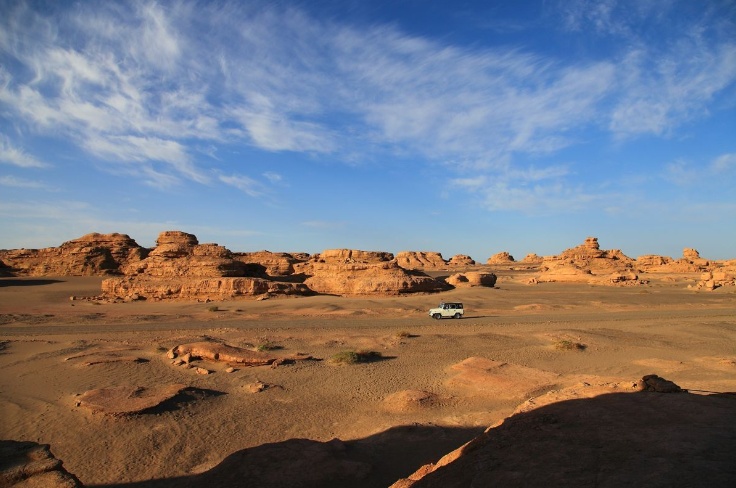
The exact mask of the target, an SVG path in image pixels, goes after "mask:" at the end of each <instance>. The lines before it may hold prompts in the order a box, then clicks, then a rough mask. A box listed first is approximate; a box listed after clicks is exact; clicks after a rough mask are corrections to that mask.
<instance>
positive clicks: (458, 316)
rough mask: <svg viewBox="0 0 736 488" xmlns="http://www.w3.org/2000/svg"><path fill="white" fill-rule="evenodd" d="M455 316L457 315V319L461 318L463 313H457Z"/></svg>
mask: <svg viewBox="0 0 736 488" xmlns="http://www.w3.org/2000/svg"><path fill="white" fill-rule="evenodd" d="M454 317H455V318H456V319H459V318H460V317H462V315H460V314H459V313H456V314H455V316H454Z"/></svg>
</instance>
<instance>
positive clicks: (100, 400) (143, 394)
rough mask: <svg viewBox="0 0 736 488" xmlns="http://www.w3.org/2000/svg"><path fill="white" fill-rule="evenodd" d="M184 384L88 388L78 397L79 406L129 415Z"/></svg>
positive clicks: (158, 403)
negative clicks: (149, 386)
mask: <svg viewBox="0 0 736 488" xmlns="http://www.w3.org/2000/svg"><path fill="white" fill-rule="evenodd" d="M186 387H187V386H186V385H165V386H156V387H152V388H144V387H142V386H111V387H109V388H100V389H96V390H89V391H87V392H85V393H83V394H82V395H81V396H80V397H79V406H81V407H84V408H89V409H90V410H93V411H95V412H100V413H104V414H106V415H114V416H115V415H130V414H134V413H140V412H143V411H145V410H148V409H150V408H153V407H156V406H158V405H160V404H161V403H163V402H165V401H166V400H169V399H171V398H173V397H174V396H176V395H177V394H179V393H180V392H181V391H182V390H184V389H185V388H186Z"/></svg>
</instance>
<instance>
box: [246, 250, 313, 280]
mask: <svg viewBox="0 0 736 488" xmlns="http://www.w3.org/2000/svg"><path fill="white" fill-rule="evenodd" d="M232 257H233V259H235V260H236V261H239V262H241V263H243V264H245V265H246V266H245V271H246V273H247V274H248V275H253V276H261V277H266V276H270V277H274V278H283V277H285V276H291V275H293V274H294V273H295V271H294V265H295V264H297V263H302V262H305V261H307V260H308V259H309V255H305V254H303V253H299V254H289V253H285V252H270V251H259V252H235V253H232Z"/></svg>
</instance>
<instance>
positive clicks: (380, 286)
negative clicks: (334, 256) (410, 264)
mask: <svg viewBox="0 0 736 488" xmlns="http://www.w3.org/2000/svg"><path fill="white" fill-rule="evenodd" d="M307 273H308V274H309V275H310V277H309V278H307V279H306V280H305V281H304V284H305V285H307V286H308V287H309V289H311V290H313V291H315V292H317V293H324V294H329V295H353V296H355V295H400V294H405V293H417V292H425V293H428V292H436V291H441V290H444V289H446V288H447V286H446V285H445V284H444V283H441V282H439V281H437V280H435V279H434V278H431V277H429V276H427V275H425V274H423V273H419V272H418V271H415V272H409V271H407V270H405V269H404V268H402V267H401V266H399V265H398V264H396V262H393V261H392V262H384V263H347V264H337V263H332V264H327V263H319V264H315V265H313V266H312V267H311V269H310V270H309V271H308V272H307Z"/></svg>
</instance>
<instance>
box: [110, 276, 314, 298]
mask: <svg viewBox="0 0 736 488" xmlns="http://www.w3.org/2000/svg"><path fill="white" fill-rule="evenodd" d="M102 294H103V296H105V297H107V298H112V299H124V300H138V299H147V300H151V299H152V300H182V301H192V300H198V301H208V300H232V299H236V298H245V297H254V296H263V295H287V296H294V295H310V294H312V292H311V290H310V289H309V288H308V287H307V286H306V285H304V284H302V283H287V282H280V281H270V280H265V279H263V278H248V277H245V278H190V277H177V278H151V277H148V276H145V275H139V276H126V277H122V278H109V279H106V280H103V281H102Z"/></svg>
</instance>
